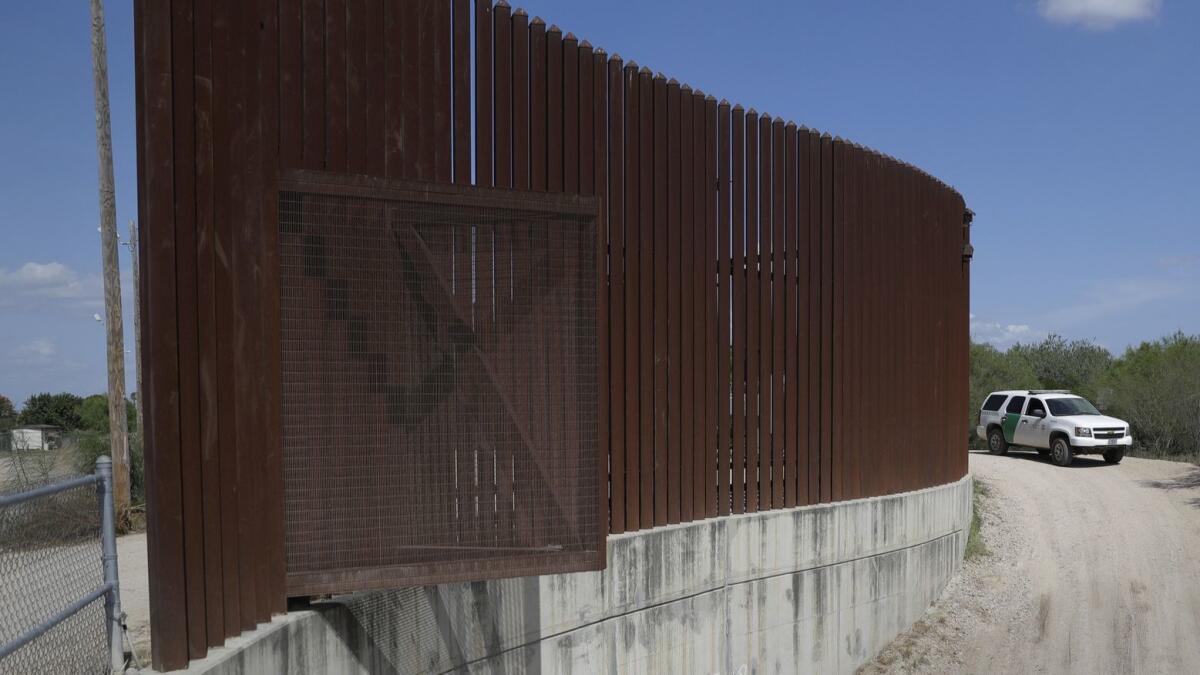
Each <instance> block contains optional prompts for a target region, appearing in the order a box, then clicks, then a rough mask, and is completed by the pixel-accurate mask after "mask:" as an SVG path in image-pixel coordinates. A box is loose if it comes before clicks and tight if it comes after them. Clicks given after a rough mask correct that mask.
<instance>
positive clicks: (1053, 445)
mask: <svg viewBox="0 0 1200 675" xmlns="http://www.w3.org/2000/svg"><path fill="white" fill-rule="evenodd" d="M1050 459H1051V461H1053V462H1054V463H1055V464H1057V465H1059V466H1071V462H1072V460H1074V459H1075V456H1074V453H1072V452H1071V444H1070V443H1068V442H1067V439H1065V438H1063V437H1062V436H1059V437H1058V438H1055V439H1054V440H1053V441H1051V442H1050Z"/></svg>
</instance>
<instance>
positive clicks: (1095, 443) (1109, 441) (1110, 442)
mask: <svg viewBox="0 0 1200 675" xmlns="http://www.w3.org/2000/svg"><path fill="white" fill-rule="evenodd" d="M1071 445H1072V446H1073V447H1076V448H1088V449H1092V448H1096V449H1103V448H1119V447H1122V446H1124V447H1129V446H1131V445H1133V436H1130V435H1128V434H1126V435H1125V436H1124V437H1123V438H1091V437H1089V436H1072V437H1071Z"/></svg>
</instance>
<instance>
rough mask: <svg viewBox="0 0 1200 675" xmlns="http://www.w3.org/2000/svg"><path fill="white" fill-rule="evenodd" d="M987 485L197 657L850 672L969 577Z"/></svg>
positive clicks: (841, 509) (320, 624)
mask: <svg viewBox="0 0 1200 675" xmlns="http://www.w3.org/2000/svg"><path fill="white" fill-rule="evenodd" d="M970 521H971V479H970V477H969V476H968V477H965V478H963V479H962V480H960V481H958V482H956V483H951V484H948V485H943V486H939V487H935V488H930V489H927V490H921V491H918V492H909V493H904V494H899V495H891V496H888V497H876V498H871V499H862V500H856V501H850V502H840V503H836V504H825V505H820V506H811V507H804V508H797V509H790V510H786V511H771V512H766V513H759V514H753V515H743V516H731V517H727V518H714V519H711V520H705V521H700V522H696V523H688V524H685V525H675V526H668V527H661V528H655V529H653V530H649V531H645V532H636V533H632V534H628V535H619V536H614V537H610V538H609V541H608V568H607V569H605V570H604V571H603V572H582V573H577V574H563V575H553V576H546V577H528V578H521V579H504V580H499V581H489V582H477V583H467V584H446V585H442V586H432V587H426V588H410V589H404V590H399V591H392V592H381V593H363V594H358V595H354V596H347V597H344V598H339V599H337V600H336V601H333V602H327V603H322V604H320V605H316V606H314V608H313V609H311V610H306V611H301V612H292V613H289V614H288V615H287V616H284V617H280V618H278V619H276V620H275V621H273V622H272V623H270V624H267V625H265V626H261V627H260V628H259V629H258V630H257V631H254V632H252V633H250V634H247V635H246V636H243V637H240V638H237V639H235V640H232V641H231V642H230V644H229V645H227V646H226V647H224V648H221V649H217V650H214V651H213V652H212V653H211V654H210V655H209V657H208V658H206V659H203V660H201V661H197V662H194V663H193V664H192V665H191V667H190V668H189V670H190V671H192V672H197V673H200V672H203V673H220V674H222V675H225V674H228V675H240V674H242V673H358V672H362V673H424V672H445V671H451V670H459V671H468V672H481V673H491V672H497V673H568V672H587V673H591V672H612V673H616V672H634V673H706V672H707V673H739V672H772V673H774V672H784V673H789V672H796V673H848V672H853V671H854V669H855V668H857V667H858V666H859V665H860V664H862V663H864V662H865V661H867V660H869V659H870V658H871V657H872V656H873V655H874V654H875V653H876V652H877V651H878V650H879V649H880V648H881V647H882V646H883V645H885V644H886V643H887V642H888V641H890V640H891V639H892V638H893V637H895V636H896V634H898V633H899V632H900V631H902V630H904V629H905V628H907V627H908V626H910V625H911V624H912V623H913V622H914V621H916V619H917V618H918V617H919V616H920V615H921V613H922V612H924V611H925V609H926V607H928V606H929V604H930V603H931V602H933V600H934V599H936V598H937V596H938V594H939V593H940V592H941V590H942V588H943V587H944V586H945V584H946V582H947V581H948V580H949V579H950V577H951V576H953V575H954V574H955V572H957V570H958V568H959V565H960V563H961V561H962V555H963V550H964V548H965V546H966V537H967V530H968V526H969V523H970Z"/></svg>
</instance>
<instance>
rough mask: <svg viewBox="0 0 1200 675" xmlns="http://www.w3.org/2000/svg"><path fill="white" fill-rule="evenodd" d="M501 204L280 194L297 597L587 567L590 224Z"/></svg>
mask: <svg viewBox="0 0 1200 675" xmlns="http://www.w3.org/2000/svg"><path fill="white" fill-rule="evenodd" d="M476 192H481V193H483V194H484V195H491V197H492V198H483V199H479V198H475V193H476ZM496 194H497V193H493V192H486V191H473V190H466V189H456V192H452V193H444V192H443V193H438V192H429V191H419V190H417V191H412V192H406V191H404V190H395V189H391V190H381V191H378V192H377V193H375V192H372V191H371V190H361V189H360V190H338V189H334V190H326V189H324V188H323V186H320V185H303V184H302V185H290V184H289V185H286V186H284V187H283V188H282V190H281V192H280V196H279V223H280V240H279V246H280V254H281V255H280V286H281V300H282V304H281V320H282V339H283V345H282V378H283V382H282V385H283V398H282V402H283V410H282V419H283V452H284V494H285V522H286V554H287V569H288V575H289V592H290V593H291V594H293V595H299V594H311V593H316V592H334V591H339V592H340V591H348V590H355V589H360V588H368V587H372V588H380V587H389V586H400V585H409V584H415V583H432V582H435V581H451V580H468V579H476V578H486V577H491V576H498V575H506V576H508V575H517V574H534V573H545V572H549V571H558V569H559V568H564V564H566V566H567V567H569V561H571V560H575V561H576V562H575V568H578V566H579V565H578V561H579V560H580V559H586V560H587V563H588V566H595V565H594V564H593V563H594V562H595V560H596V559H597V551H596V549H597V547H598V542H599V541H601V538H600V536H599V534H598V531H599V528H600V527H601V525H600V514H599V513H598V511H599V509H598V504H599V501H598V492H597V491H598V490H599V489H600V478H599V470H598V464H597V454H596V453H597V396H598V392H597V350H596V340H597V334H596V330H597V319H596V312H597V306H596V285H597V270H596V222H595V216H594V214H593V213H588V212H586V211H585V210H581V209H579V208H574V209H556V208H555V207H556V202H555V201H554V199H552V198H551V197H550V196H547V195H529V196H524V195H522V196H520V197H514V196H512V195H509V196H508V197H505V198H503V199H496V198H495V197H496ZM581 555H583V556H584V557H583V558H580V556H581ZM600 555H601V556H602V553H601V554H600Z"/></svg>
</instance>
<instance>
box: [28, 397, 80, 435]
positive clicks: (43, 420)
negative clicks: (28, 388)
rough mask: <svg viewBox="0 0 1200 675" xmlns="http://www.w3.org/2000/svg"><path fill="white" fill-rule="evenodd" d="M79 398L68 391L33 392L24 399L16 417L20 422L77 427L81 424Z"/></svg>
mask: <svg viewBox="0 0 1200 675" xmlns="http://www.w3.org/2000/svg"><path fill="white" fill-rule="evenodd" d="M81 400H82V399H80V398H79V397H78V396H76V395H75V394H71V393H68V392H62V393H60V394H50V393H42V394H34V395H33V396H30V397H29V399H28V400H27V401H25V405H24V406H23V407H22V408H21V414H20V416H19V418H18V419H19V421H20V423H21V424H50V425H53V426H56V427H58V428H60V429H64V430H68V431H70V430H73V429H78V428H79V427H80V426H81V424H82V420H80V418H79V403H80V401H81Z"/></svg>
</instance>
